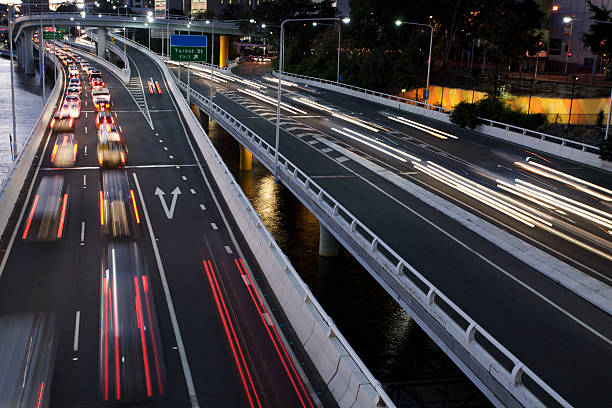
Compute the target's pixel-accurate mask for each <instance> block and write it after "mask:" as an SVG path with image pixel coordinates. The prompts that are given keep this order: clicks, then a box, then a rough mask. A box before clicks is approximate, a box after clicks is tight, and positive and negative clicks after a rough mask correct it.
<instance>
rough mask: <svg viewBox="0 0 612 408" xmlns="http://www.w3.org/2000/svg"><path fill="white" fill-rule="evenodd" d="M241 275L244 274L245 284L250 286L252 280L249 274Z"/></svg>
mask: <svg viewBox="0 0 612 408" xmlns="http://www.w3.org/2000/svg"><path fill="white" fill-rule="evenodd" d="M240 276H242V280H243V281H244V284H245V285H247V286H249V285H250V284H251V281H249V278H248V276H246V275H240Z"/></svg>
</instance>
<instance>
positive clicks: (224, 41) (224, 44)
mask: <svg viewBox="0 0 612 408" xmlns="http://www.w3.org/2000/svg"><path fill="white" fill-rule="evenodd" d="M228 57H229V37H228V36H227V35H221V36H219V66H220V67H225V66H227V64H226V63H225V60H227V58H228Z"/></svg>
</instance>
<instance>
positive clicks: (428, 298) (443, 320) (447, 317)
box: [171, 72, 571, 408]
mask: <svg viewBox="0 0 612 408" xmlns="http://www.w3.org/2000/svg"><path fill="white" fill-rule="evenodd" d="M171 75H172V76H173V79H174V80H175V82H176V83H177V85H178V86H179V87H180V88H181V89H182V90H183V91H186V90H187V85H186V84H185V83H183V82H181V81H179V80H178V78H176V76H175V75H174V73H172V72H171ZM190 91H191V92H190V94H191V98H192V100H193V101H198V102H200V103H201V104H202V105H203V106H204V107H205V109H209V106H210V105H209V104H210V100H209V99H208V98H207V97H206V96H204V95H202V94H200V93H198V92H197V91H194V90H193V88H190ZM212 111H213V117H214V119H215V120H217V121H218V122H221V123H225V124H226V125H227V126H230V127H232V128H233V129H234V131H236V132H238V133H239V134H240V135H242V136H243V137H244V138H245V139H247V140H249V141H250V142H251V143H252V144H253V145H254V146H257V147H259V149H260V151H261V152H262V153H263V154H264V155H266V156H267V159H269V160H273V158H274V147H273V146H271V145H270V144H268V143H267V142H265V141H264V140H263V139H262V138H261V137H260V136H258V135H257V134H255V133H254V132H253V131H251V130H250V129H249V127H248V126H247V125H245V124H244V123H242V122H240V121H239V120H238V119H236V118H234V117H233V116H232V115H230V114H229V113H228V112H226V111H225V110H224V109H223V108H221V107H220V106H218V105H217V104H215V103H213V106H212ZM279 163H280V165H281V169H280V171H281V173H282V174H283V175H285V176H286V177H289V178H292V179H293V180H294V181H295V184H296V185H298V186H300V187H301V188H302V191H303V193H305V194H306V195H307V196H309V197H310V198H311V199H313V200H315V202H317V203H318V204H319V205H320V207H321V208H322V209H323V210H324V211H325V212H326V214H327V215H328V216H329V217H331V218H332V219H334V220H335V221H336V222H337V224H338V225H339V226H341V227H342V228H343V229H344V230H345V231H346V232H347V233H349V234H350V235H351V236H352V237H354V239H355V240H356V241H357V242H358V243H359V245H360V246H361V247H362V248H363V250H365V251H371V252H373V253H374V254H375V256H374V258H376V259H377V260H378V261H379V262H380V263H381V265H382V266H383V267H384V269H385V270H386V271H387V272H388V273H390V274H391V275H392V276H393V277H394V278H395V279H396V281H398V282H399V283H400V284H402V285H404V287H407V290H408V292H409V293H410V294H411V295H412V296H413V297H414V298H415V299H416V300H417V302H418V303H419V304H420V305H421V306H422V307H423V308H424V309H425V310H426V311H427V312H428V313H430V315H431V316H432V317H433V318H434V319H435V320H436V321H437V322H438V323H440V325H441V326H442V327H444V328H445V329H446V330H447V331H448V332H449V334H450V335H451V336H452V337H453V338H454V339H455V340H456V341H457V342H458V343H459V344H461V345H462V346H463V347H464V348H465V349H466V350H467V351H468V352H469V354H470V355H471V356H472V357H473V358H474V359H475V360H476V361H478V362H479V363H480V364H481V365H482V366H483V367H485V368H487V371H488V372H489V373H490V374H491V375H492V376H493V377H494V378H495V379H496V380H497V381H499V382H500V384H502V385H503V386H504V387H505V388H506V389H507V390H508V391H509V392H510V393H511V394H512V395H513V396H514V397H515V398H516V399H517V400H519V401H520V402H521V403H522V404H523V405H525V406H528V407H532V406H540V405H541V404H542V402H541V401H539V400H538V397H537V396H536V394H540V395H542V394H545V395H547V396H548V397H549V398H550V399H552V400H554V401H555V402H556V403H557V404H558V405H559V406H561V407H565V408H568V407H571V404H570V403H569V402H567V401H566V400H565V399H564V398H563V397H562V396H561V395H559V394H558V393H557V392H556V391H555V390H553V389H552V388H551V387H550V386H549V385H548V384H546V383H545V382H544V381H543V380H542V379H541V378H540V377H539V376H538V375H537V374H535V373H534V372H533V371H532V370H530V369H529V368H528V367H527V366H526V365H525V364H523V363H522V362H521V361H520V360H519V359H518V358H517V357H516V356H514V354H512V353H511V352H510V351H509V350H508V349H506V348H505V347H504V346H503V345H502V344H501V343H500V342H499V341H497V340H496V339H495V338H494V337H493V336H492V335H490V334H489V333H488V332H487V331H486V330H485V329H483V328H482V327H480V326H479V325H478V323H477V322H476V321H475V320H474V319H472V318H471V317H470V316H468V315H467V314H466V313H465V312H463V310H462V309H461V308H460V307H459V306H457V305H456V304H455V303H454V302H453V301H452V300H450V299H449V298H448V297H447V296H446V295H444V293H442V292H441V291H440V290H439V289H438V288H436V287H435V286H434V285H433V284H432V283H431V282H430V281H429V280H428V279H427V278H425V277H424V276H423V275H421V274H420V273H419V272H418V271H417V270H416V269H414V268H413V267H412V266H411V265H410V264H409V263H408V262H406V261H405V260H404V259H403V258H402V257H401V256H400V255H399V254H397V252H395V251H394V250H393V248H391V247H390V246H389V245H387V244H386V243H385V242H384V241H383V240H382V239H381V238H379V237H378V236H377V235H376V234H374V232H372V231H371V230H370V229H369V228H368V227H367V226H366V225H365V224H363V223H362V222H361V221H359V219H358V218H357V217H355V216H354V215H353V214H352V213H351V212H349V211H348V210H347V209H346V208H344V207H343V206H342V204H340V203H339V202H338V201H336V199H334V197H333V196H332V195H331V194H329V193H328V192H326V191H325V190H324V189H323V188H322V187H321V186H320V185H319V184H317V182H316V181H314V180H313V179H311V178H310V177H309V176H308V175H307V174H306V173H304V172H303V171H301V170H300V169H299V168H298V167H297V166H295V165H294V164H293V163H292V162H291V161H290V160H288V159H287V158H286V157H285V156H284V155H282V154H280V153H279ZM449 310H450V311H451V312H452V313H448V312H447V311H449ZM320 312H321V313H324V310H323V309H322V308H321V310H320ZM452 315H454V316H452ZM331 323H333V322H331ZM347 345H348V344H347ZM348 346H349V347H350V345H348ZM493 354H495V355H498V356H500V355H501V356H502V357H503V359H499V357H498V358H496V357H494V355H493ZM525 378H527V379H528V380H530V381H528V382H529V383H530V387H533V385H535V388H536V389H528V388H527V387H526V386H525V384H524V383H523V380H524V379H525Z"/></svg>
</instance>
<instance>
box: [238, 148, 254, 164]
mask: <svg viewBox="0 0 612 408" xmlns="http://www.w3.org/2000/svg"><path fill="white" fill-rule="evenodd" d="M239 149H240V170H253V153H251V152H250V151H249V149H247V148H246V147H244V146H243V145H241V144H239Z"/></svg>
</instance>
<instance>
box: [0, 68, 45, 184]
mask: <svg viewBox="0 0 612 408" xmlns="http://www.w3.org/2000/svg"><path fill="white" fill-rule="evenodd" d="M10 67H11V61H10V59H8V58H4V57H0V184H1V183H2V181H3V180H4V177H5V176H6V173H7V172H8V171H9V169H10V167H11V165H12V159H11V150H10V142H9V133H13V120H12V105H11V71H10ZM36 69H37V74H36V75H25V74H24V72H23V70H22V69H21V68H19V66H18V64H17V62H16V61H15V75H14V82H15V117H16V119H17V120H16V124H17V144H18V149H21V147H22V146H23V143H24V141H25V139H26V138H27V137H28V135H29V134H30V132H31V131H32V129H33V128H34V125H35V124H36V120H37V119H38V116H39V115H40V112H41V110H42V97H41V93H42V91H41V89H42V88H41V86H40V76H39V75H38V66H37V67H36ZM47 72H50V71H47ZM47 85H48V86H47V89H46V91H47V93H49V91H50V89H51V86H52V84H51V82H50V81H47Z"/></svg>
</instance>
